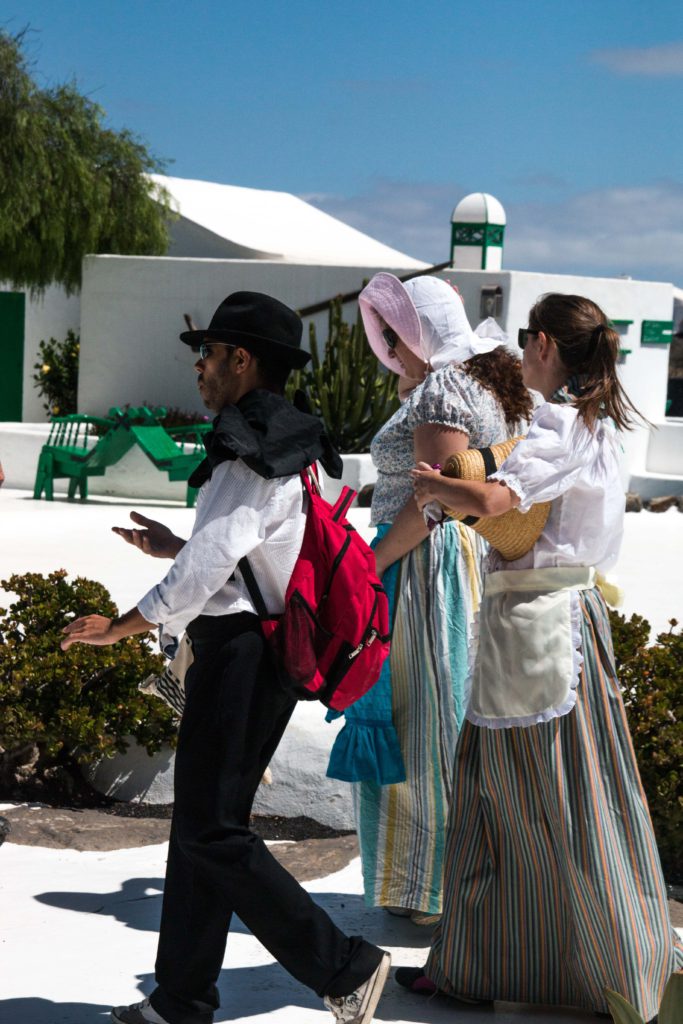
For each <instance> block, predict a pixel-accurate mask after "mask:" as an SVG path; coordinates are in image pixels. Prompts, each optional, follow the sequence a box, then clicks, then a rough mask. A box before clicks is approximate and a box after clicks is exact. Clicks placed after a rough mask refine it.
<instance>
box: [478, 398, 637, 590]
mask: <svg viewBox="0 0 683 1024" xmlns="http://www.w3.org/2000/svg"><path fill="white" fill-rule="evenodd" d="M489 479H490V480H503V481H504V482H505V483H506V484H507V486H508V487H509V488H510V490H512V491H514V492H515V494H516V495H517V496H518V497H519V499H520V504H519V506H518V507H519V510H520V511H521V512H528V510H529V509H530V508H531V506H532V505H534V504H537V503H538V502H543V501H550V502H552V504H551V506H550V514H549V516H548V521H547V522H546V525H545V527H544V529H543V532H542V533H541V536H540V537H539V539H538V540H537V541H536V543H535V544H534V546H533V548H532V549H531V551H529V552H528V553H527V554H526V555H523V556H522V557H521V558H518V559H517V560H516V561H514V562H506V561H504V560H503V559H502V558H501V557H500V555H499V554H498V552H495V551H492V552H491V555H490V564H489V568H490V570H491V571H496V570H500V569H532V568H533V569H544V568H549V567H553V566H557V567H560V566H594V567H595V568H596V569H598V570H600V571H601V572H605V571H606V570H607V569H610V568H611V567H612V566H613V565H614V563H615V562H616V560H617V557H618V555H619V549H620V547H621V539H622V536H623V532H624V507H625V498H624V488H623V485H622V482H621V476H620V473H619V440H618V435H617V432H616V429H615V427H614V425H613V423H612V422H611V420H608V419H603V420H598V421H597V422H596V424H595V427H594V430H593V432H592V433H591V431H590V430H589V429H588V428H587V427H586V425H585V424H584V422H583V420H582V419H581V418H580V417H579V416H578V414H577V411H576V409H575V408H574V406H572V405H568V404H567V405H557V404H553V403H550V402H545V403H544V404H543V405H541V406H540V407H539V408H538V409H537V410H536V412H535V413H534V416H533V419H532V421H531V424H530V426H529V430H528V432H527V435H526V437H525V439H524V440H523V441H520V442H519V443H518V444H517V445H516V446H515V448H513V450H512V452H511V453H510V455H509V456H508V457H507V459H506V460H505V462H504V463H503V464H502V466H501V467H500V469H499V470H498V471H497V472H496V473H492V474H491V476H490V477H489Z"/></svg>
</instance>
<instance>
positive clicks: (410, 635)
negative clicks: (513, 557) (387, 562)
mask: <svg viewBox="0 0 683 1024" xmlns="http://www.w3.org/2000/svg"><path fill="white" fill-rule="evenodd" d="M484 549H485V545H484V543H483V541H481V539H480V538H479V537H478V535H477V534H475V533H473V532H472V531H471V530H470V529H469V528H468V527H466V526H462V525H461V524H459V523H456V522H452V521H451V522H449V523H447V524H445V525H444V526H443V527H441V528H439V529H436V530H434V531H433V532H432V534H431V535H430V536H429V537H428V538H427V539H426V540H425V541H423V542H422V544H420V545H419V546H418V547H417V548H414V549H413V550H412V551H411V552H409V553H408V554H407V555H405V556H404V557H403V559H402V560H401V565H400V574H399V578H398V581H397V584H396V594H397V599H396V611H395V615H394V624H393V631H392V642H391V655H390V658H391V662H390V668H391V689H392V711H393V721H394V725H395V727H396V731H397V734H398V739H399V743H400V746H401V753H402V755H403V760H404V764H405V769H406V781H405V782H401V783H397V784H395V785H391V786H378V785H376V784H374V783H370V782H361V783H357V784H356V785H354V802H355V810H356V823H357V829H358V837H359V843H360V850H361V860H362V866H363V880H364V888H365V899H366V902H367V903H368V904H370V905H371V906H396V907H404V908H408V909H411V910H417V911H422V912H425V913H428V914H438V913H440V912H441V889H442V870H443V853H444V834H445V828H446V820H447V817H448V805H449V802H450V794H451V777H452V770H453V757H454V754H455V746H456V741H457V738H458V732H459V727H460V723H461V722H462V719H463V717H464V713H465V707H466V695H465V683H466V680H467V675H468V654H469V646H470V639H471V627H472V619H473V615H474V612H475V610H476V609H478V607H479V596H480V591H481V562H482V557H483V554H484Z"/></svg>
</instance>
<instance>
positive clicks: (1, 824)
mask: <svg viewBox="0 0 683 1024" xmlns="http://www.w3.org/2000/svg"><path fill="white" fill-rule="evenodd" d="M11 831H12V829H11V828H10V823H9V821H8V820H7V818H2V817H0V846H2V844H3V843H4V841H5V840H6V839H7V836H8V835H9V834H10V832H11Z"/></svg>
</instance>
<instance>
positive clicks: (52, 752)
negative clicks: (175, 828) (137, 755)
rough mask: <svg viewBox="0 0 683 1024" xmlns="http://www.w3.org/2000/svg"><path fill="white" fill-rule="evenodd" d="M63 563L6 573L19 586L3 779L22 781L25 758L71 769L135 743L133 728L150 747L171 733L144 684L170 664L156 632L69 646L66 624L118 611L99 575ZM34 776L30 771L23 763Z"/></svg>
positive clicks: (4, 699)
mask: <svg viewBox="0 0 683 1024" xmlns="http://www.w3.org/2000/svg"><path fill="white" fill-rule="evenodd" d="M66 576H67V574H66V572H65V571H64V570H63V569H60V570H57V571H55V572H51V573H50V574H49V575H48V576H42V575H40V574H38V573H27V574H26V575H23V576H18V575H17V576H11V577H10V579H8V580H3V581H2V584H1V586H2V587H3V588H4V589H5V590H7V591H11V592H13V593H14V594H16V595H17V600H16V601H15V602H14V603H13V604H12V605H10V607H9V609H7V610H5V609H0V781H2V783H3V785H4V786H5V788H7V786H8V785H9V786H11V784H12V781H13V780H16V777H17V767H21V766H26V765H28V766H30V776H31V777H37V778H41V777H45V776H46V773H47V772H49V770H50V769H52V768H54V767H55V766H63V767H66V768H73V767H74V766H76V765H80V764H87V763H90V762H93V761H96V760H98V759H100V758H102V757H108V756H112V755H113V754H114V753H115V752H116V751H124V750H126V748H127V743H126V737H130V736H134V737H135V739H136V740H137V741H138V743H140V744H141V745H142V746H144V747H145V748H146V749H147V751H148V753H150V754H152V753H154V752H155V751H157V750H159V749H160V747H161V745H162V743H165V742H173V741H174V739H175V734H176V730H175V727H174V724H173V716H172V714H171V712H170V710H169V709H168V708H167V707H166V706H165V705H164V704H162V703H161V701H158V700H155V699H154V698H152V697H148V696H145V695H144V694H142V693H140V691H139V690H138V689H137V686H138V683H139V682H140V680H142V679H144V678H145V677H146V676H148V675H150V674H152V673H159V672H160V671H161V670H162V669H163V664H164V659H163V658H162V657H161V655H158V654H154V653H153V651H152V650H151V647H150V644H149V634H146V635H143V636H135V637H129V638H128V639H126V640H123V641H121V642H119V643H117V644H114V645H112V646H109V647H91V646H88V645H86V644H74V645H73V646H72V647H70V648H69V650H68V651H62V650H61V649H60V646H59V642H60V640H61V638H62V634H61V630H62V628H63V627H64V626H65V625H66V624H67V623H68V622H70V621H71V620H72V619H73V618H76V617H77V616H79V615H88V614H91V613H93V612H97V613H101V614H103V615H107V616H114V615H117V614H118V612H117V609H116V606H115V605H114V603H113V602H112V600H111V597H110V595H109V593H108V591H107V590H106V588H105V587H103V586H102V584H101V583H96V582H93V581H92V580H87V579H83V578H80V577H77V578H76V579H74V580H73V582H67V579H66ZM24 776H26V772H24Z"/></svg>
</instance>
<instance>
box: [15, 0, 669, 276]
mask: <svg viewBox="0 0 683 1024" xmlns="http://www.w3.org/2000/svg"><path fill="white" fill-rule="evenodd" d="M0 22H1V23H2V24H3V25H4V27H5V28H8V29H10V30H17V29H19V28H21V27H23V26H24V25H27V24H29V25H30V26H31V28H32V29H33V30H34V31H33V32H32V33H31V34H30V35H29V37H28V44H27V46H28V52H29V54H30V56H31V58H32V59H33V61H34V62H35V68H34V71H35V74H36V77H37V78H38V80H39V81H40V82H41V83H42V84H46V83H52V84H56V83H58V82H60V81H64V80H65V79H75V80H76V82H77V84H78V85H79V87H80V88H81V90H82V91H83V92H86V93H87V94H88V95H90V96H91V97H92V98H93V99H94V100H96V101H97V102H98V103H99V104H100V105H101V106H102V107H103V108H104V109H105V110H106V112H107V117H108V120H109V123H110V124H111V125H112V126H113V127H116V128H120V127H124V126H125V127H128V128H130V129H131V130H133V131H134V132H136V133H138V134H139V135H140V136H142V137H143V138H144V139H145V141H146V142H147V143H148V145H149V147H150V148H151V150H152V151H153V152H154V153H155V154H157V155H158V156H161V157H165V158H167V159H168V160H169V165H168V168H167V170H168V173H170V174H175V175H178V176H180V177H194V178H204V179H208V180H213V181H222V182H227V183H230V184H238V185H247V186H252V187H258V188H271V189H280V190H284V191H288V192H294V193H296V194H297V195H301V196H303V197H304V198H306V199H309V200H310V201H312V202H314V203H315V204H316V205H318V206H320V207H321V208H323V209H325V210H327V211H328V212H330V213H332V214H334V215H336V216H338V217H340V218H341V219H343V220H346V221H347V222H348V223H351V224H353V225H354V226H356V227H358V228H360V229H361V230H364V231H367V232H368V233H369V234H372V235H374V236H375V237H377V238H379V239H381V240H382V241H384V242H386V243H388V244H390V245H393V246H395V247H397V248H399V249H402V250H403V251H405V252H408V253H410V254H411V255H413V256H417V257H420V258H423V259H426V260H434V261H435V262H436V261H439V260H442V259H445V258H447V256H448V243H449V219H450V213H451V211H452V208H453V206H454V205H455V203H456V202H457V201H458V200H459V199H460V198H461V197H462V196H463V195H465V194H466V193H468V192H472V191H486V192H491V193H493V194H494V195H495V196H497V198H498V199H499V200H500V201H501V202H502V203H503V205H504V206H505V208H506V211H507V214H508V229H507V241H506V248H505V265H506V266H507V267H510V268H514V269H528V270H550V271H552V270H555V271H561V272H581V273H596V274H620V273H625V274H631V275H632V276H638V277H650V278H656V279H662V280H673V281H675V282H676V283H678V284H683V117H682V112H683V4H682V3H681V0H654V2H647V0H618V2H617V0H565V2H557V0H507V2H504V0H487V2H475V0H473V2H470V3H464V2H459V0H451V2H430V0H423V2H422V3H417V2H415V0H412V2H405V0H392V2H387V0H364V2H359V0H346V2H343V3H341V2H337V0H328V2H325V0H317V2H312V0H289V2H281V3H276V2H273V0H253V2H251V3H247V2H243V0H223V2H219V0H204V2H201V0H97V2H96V3H94V2H93V0H88V2H84V0H0ZM171 161H172V162H171Z"/></svg>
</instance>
